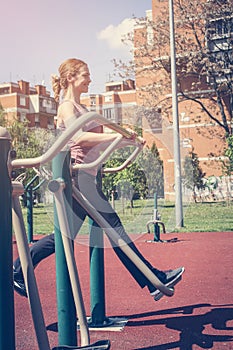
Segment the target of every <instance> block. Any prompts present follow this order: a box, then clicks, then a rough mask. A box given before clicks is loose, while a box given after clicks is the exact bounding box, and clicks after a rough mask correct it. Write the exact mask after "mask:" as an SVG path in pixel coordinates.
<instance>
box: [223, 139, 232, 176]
mask: <svg viewBox="0 0 233 350" xmlns="http://www.w3.org/2000/svg"><path fill="white" fill-rule="evenodd" d="M225 156H226V157H227V160H224V161H223V170H224V172H225V173H226V175H228V176H230V175H231V174H232V172H233V135H230V136H229V137H228V138H227V148H226V150H225Z"/></svg>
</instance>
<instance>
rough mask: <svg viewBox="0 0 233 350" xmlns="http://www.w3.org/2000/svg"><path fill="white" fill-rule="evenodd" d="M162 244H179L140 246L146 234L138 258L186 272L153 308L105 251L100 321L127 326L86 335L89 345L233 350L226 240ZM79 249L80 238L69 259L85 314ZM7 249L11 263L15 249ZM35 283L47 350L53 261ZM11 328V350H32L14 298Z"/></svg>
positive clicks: (83, 249) (52, 326)
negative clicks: (116, 319) (117, 319)
mask: <svg viewBox="0 0 233 350" xmlns="http://www.w3.org/2000/svg"><path fill="white" fill-rule="evenodd" d="M167 236H168V237H169V238H170V237H178V241H177V242H176V243H147V242H146V240H147V239H153V235H147V234H145V235H139V236H137V240H136V245H137V246H138V248H139V249H140V251H141V252H142V253H143V254H144V255H145V256H146V257H147V258H148V260H149V261H150V262H152V264H153V265H155V266H156V267H158V268H160V269H169V268H175V267H178V266H182V265H183V266H185V268H186V271H185V273H184V275H183V280H182V281H181V282H180V283H179V284H178V285H177V287H176V291H175V295H174V296H173V297H172V298H167V297H164V298H163V299H161V300H160V301H159V302H155V301H154V300H153V299H152V298H151V296H150V295H149V294H148V292H147V290H146V289H140V288H139V287H138V285H137V284H136V283H135V281H134V280H133V279H132V278H131V277H130V275H129V274H128V272H127V271H126V270H125V268H124V267H123V266H122V265H121V264H120V262H119V260H118V259H117V257H116V256H115V254H114V252H113V250H112V249H106V250H105V260H106V272H105V277H106V316H108V317H113V316H126V317H128V318H129V321H128V323H127V325H126V326H125V328H124V329H123V330H122V331H121V332H109V331H91V332H90V336H91V342H94V341H97V340H101V339H110V340H111V349H112V350H123V349H125V350H136V349H137V350H139V349H144V350H152V349H158V350H165V349H182V350H189V349H192V350H196V349H216V350H217V349H218V350H222V349H226V350H229V349H233V276H232V275H233V273H232V272H233V269H232V265H233V252H232V251H233V232H218V233H216V232H211V233H206V232H205V233H179V234H169V235H167ZM134 237H135V236H134ZM162 238H164V237H162ZM85 243H86V239H85V238H83V244H75V253H76V258H77V264H78V267H79V274H80V279H81V284H82V288H83V296H84V300H85V306H86V310H87V314H88V313H89V310H90V307H89V272H88V264H89V262H88V247H87V245H86V244H85ZM13 246H14V257H16V256H17V246H16V244H14V245H13ZM36 278H37V282H38V287H39V293H40V298H41V303H42V306H43V311H44V318H45V323H46V326H47V328H48V329H49V330H48V336H49V341H50V345H51V348H52V347H53V346H55V345H58V334H57V331H56V325H57V311H56V292H55V258H54V256H51V257H49V258H48V259H47V260H44V261H43V262H42V263H41V264H40V265H39V266H38V267H37V269H36ZM15 323H16V349H17V350H37V349H38V346H37V341H36V337H35V332H34V328H33V323H32V319H31V315H30V309H29V305H28V301H27V299H26V298H23V297H20V296H19V295H18V294H16V293H15ZM6 350H7V349H6Z"/></svg>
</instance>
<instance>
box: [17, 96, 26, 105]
mask: <svg viewBox="0 0 233 350" xmlns="http://www.w3.org/2000/svg"><path fill="white" fill-rule="evenodd" d="M19 104H20V106H26V98H25V97H24V96H20V98H19Z"/></svg>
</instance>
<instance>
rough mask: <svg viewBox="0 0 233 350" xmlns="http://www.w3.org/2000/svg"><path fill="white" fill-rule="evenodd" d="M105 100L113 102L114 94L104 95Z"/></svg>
mask: <svg viewBox="0 0 233 350" xmlns="http://www.w3.org/2000/svg"><path fill="white" fill-rule="evenodd" d="M104 102H112V95H111V96H109V95H107V96H104Z"/></svg>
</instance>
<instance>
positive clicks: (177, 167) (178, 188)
mask: <svg viewBox="0 0 233 350" xmlns="http://www.w3.org/2000/svg"><path fill="white" fill-rule="evenodd" d="M169 23H170V52H171V81H172V115H173V142H174V176H175V209H176V227H183V226H184V222H183V207H182V183H181V161H180V134H179V114H178V100H177V80H176V48H175V35H174V34H175V30H174V9H173V0H169Z"/></svg>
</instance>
